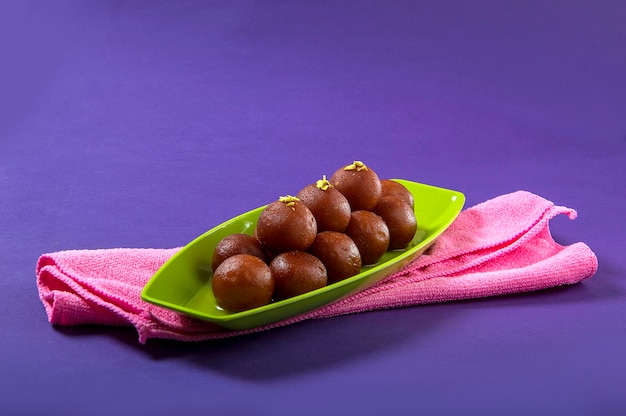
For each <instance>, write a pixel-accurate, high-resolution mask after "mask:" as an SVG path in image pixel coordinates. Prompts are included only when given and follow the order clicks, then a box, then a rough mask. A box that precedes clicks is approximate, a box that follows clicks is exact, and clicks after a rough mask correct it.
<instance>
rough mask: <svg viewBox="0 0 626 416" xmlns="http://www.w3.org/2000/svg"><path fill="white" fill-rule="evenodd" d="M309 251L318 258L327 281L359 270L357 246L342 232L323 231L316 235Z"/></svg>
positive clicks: (348, 275)
mask: <svg viewBox="0 0 626 416" xmlns="http://www.w3.org/2000/svg"><path fill="white" fill-rule="evenodd" d="M309 253H311V254H313V255H314V256H315V257H317V258H318V259H320V260H321V261H322V263H324V266H326V271H327V274H328V283H329V284H330V283H334V282H338V281H339V280H343V279H346V278H348V277H351V276H354V275H356V274H358V273H359V272H360V270H361V265H362V262H361V253H359V248H358V247H357V245H356V244H355V243H354V241H352V239H351V238H350V237H348V236H347V235H346V234H344V233H340V232H336V231H324V232H321V233H319V234H318V235H317V237H316V238H315V241H314V242H313V244H312V245H311V247H310V248H309Z"/></svg>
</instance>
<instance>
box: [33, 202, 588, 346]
mask: <svg viewBox="0 0 626 416" xmlns="http://www.w3.org/2000/svg"><path fill="white" fill-rule="evenodd" d="M558 214H566V215H568V216H569V218H570V219H574V218H576V212H575V211H574V210H573V209H569V208H565V207H561V206H555V205H554V204H553V203H552V202H550V201H547V200H545V199H543V198H541V197H539V196H537V195H534V194H532V193H529V192H525V191H518V192H514V193H511V194H507V195H502V196H499V197H497V198H494V199H491V200H489V201H486V202H483V203H481V204H478V205H476V206H474V207H471V208H468V209H466V210H464V211H463V212H461V214H460V215H459V216H458V218H457V219H456V220H455V221H454V223H453V224H452V225H451V226H450V227H449V228H448V230H446V231H445V232H444V233H443V234H442V235H441V236H440V237H439V239H438V240H437V242H436V243H435V244H434V245H433V246H432V247H431V248H430V249H429V250H428V251H427V252H426V253H425V254H423V255H422V256H420V257H419V258H418V259H416V260H415V261H413V262H412V263H411V264H409V265H408V266H407V267H405V268H404V269H402V270H400V271H399V272H397V273H395V274H393V275H391V276H389V277H388V278H386V279H385V280H383V281H382V282H380V283H378V284H377V285H375V286H372V287H370V288H368V289H366V290H364V291H362V292H359V293H357V294H355V295H353V296H351V297H348V298H346V299H343V300H340V301H337V302H335V303H332V304H329V305H326V306H324V307H321V308H319V309H316V310H313V311H310V312H308V313H305V314H302V315H299V316H296V317H292V318H289V319H286V320H284V321H281V322H277V323H275V324H271V325H267V326H264V327H260V328H255V329H251V330H247V331H232V330H226V329H222V328H219V327H217V326H215V325H213V324H211V323H208V322H204V321H201V320H197V319H194V318H191V317H188V316H184V315H182V314H179V313H177V312H173V311H170V310H168V309H164V308H161V307H158V306H155V305H152V304H149V303H146V302H144V301H142V300H141V297H140V294H141V290H142V289H143V287H144V285H145V284H146V283H147V282H148V280H149V279H150V277H151V276H152V275H153V274H154V273H155V272H156V271H157V269H158V268H159V267H160V266H161V265H162V264H163V263H165V262H166V261H167V260H168V259H169V258H170V257H171V256H172V255H173V254H174V253H176V251H177V250H178V248H173V249H102V250H71V251H61V252H56V253H50V254H44V255H42V256H41V257H40V258H39V261H38V263H37V269H36V273H37V286H38V289H39V296H40V299H41V301H42V302H43V305H44V307H45V310H46V313H47V315H48V319H49V321H50V322H51V323H52V324H54V325H81V324H99V325H133V326H134V327H135V328H136V329H137V332H138V334H139V342H141V343H145V342H146V341H147V340H148V339H150V338H169V339H176V340H181V341H200V340H207V339H215V338H223V337H228V336H235V335H240V334H244V333H249V332H257V331H263V330H267V329H270V328H274V327H278V326H284V325H288V324H292V323H295V322H299V321H302V320H305V319H312V318H328V317H332V316H338V315H344V314H349V313H357V312H365V311H373V310H377V309H386V308H397V307H406V306H413V305H420V304H427V303H434V302H445V301H453V300H460V299H470V298H480V297H486V296H496V295H504V294H510V293H519V292H528V291H534V290H540V289H545V288H549V287H554V286H560V285H568V284H574V283H577V282H580V281H582V280H584V279H586V278H589V277H591V276H593V275H594V273H595V272H596V270H597V266H598V263H597V258H596V256H595V255H594V253H593V252H592V251H591V249H590V248H589V247H588V246H587V245H586V244H584V243H575V244H572V245H569V246H562V245H559V244H558V243H556V242H555V241H554V240H553V238H552V236H551V235H550V231H549V227H548V222H549V221H550V219H552V218H553V217H555V216H556V215H558Z"/></svg>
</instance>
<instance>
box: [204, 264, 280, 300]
mask: <svg viewBox="0 0 626 416" xmlns="http://www.w3.org/2000/svg"><path fill="white" fill-rule="evenodd" d="M211 288H212V289H213V295H214V296H215V301H216V303H217V305H218V306H219V307H221V308H223V309H226V310H227V311H230V312H241V311H245V310H248V309H252V308H257V307H259V306H263V305H267V304H268V303H270V301H271V300H272V294H273V293H274V279H273V278H272V273H271V271H270V268H269V266H268V265H267V264H265V262H263V260H261V259H260V258H258V257H256V256H253V255H250V254H235V255H234V256H231V257H229V258H227V259H226V260H224V261H223V262H222V264H220V265H219V266H218V267H217V269H216V270H215V273H213V278H212V279H211Z"/></svg>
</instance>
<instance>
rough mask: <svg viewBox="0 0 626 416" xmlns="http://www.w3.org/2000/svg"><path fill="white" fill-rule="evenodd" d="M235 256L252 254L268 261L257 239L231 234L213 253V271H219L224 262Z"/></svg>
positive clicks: (223, 239) (245, 235) (221, 241)
mask: <svg viewBox="0 0 626 416" xmlns="http://www.w3.org/2000/svg"><path fill="white" fill-rule="evenodd" d="M235 254H251V255H253V256H256V257H258V258H260V259H261V260H263V261H267V258H266V255H265V250H264V249H263V245H262V244H261V242H260V241H259V240H257V239H256V238H255V237H253V236H251V235H247V234H231V235H227V236H226V237H224V238H222V239H221V240H220V242H219V243H217V246H215V250H214V251H213V259H212V262H211V267H212V269H213V271H215V269H217V266H219V265H220V264H221V263H222V262H223V261H224V260H226V259H227V258H229V257H231V256H234V255H235Z"/></svg>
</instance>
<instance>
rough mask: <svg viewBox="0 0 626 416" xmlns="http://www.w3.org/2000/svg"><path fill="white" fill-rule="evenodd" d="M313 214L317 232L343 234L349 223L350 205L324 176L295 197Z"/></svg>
mask: <svg viewBox="0 0 626 416" xmlns="http://www.w3.org/2000/svg"><path fill="white" fill-rule="evenodd" d="M296 197H298V198H299V199H300V201H301V202H302V203H303V204H305V205H306V206H307V207H308V208H309V209H310V210H311V212H312V213H313V216H314V217H315V220H316V221H317V232H318V233H320V232H322V231H340V232H343V231H344V230H345V229H346V227H347V226H348V223H349V222H350V203H349V202H348V200H347V199H346V197H345V196H343V194H342V193H341V192H339V191H338V190H337V189H336V188H335V187H334V186H333V185H332V184H331V183H330V182H329V181H328V180H327V179H326V176H324V177H323V178H322V179H320V180H319V181H317V182H316V183H314V184H310V185H308V186H305V187H304V188H302V190H300V192H298V194H297V195H296Z"/></svg>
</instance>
